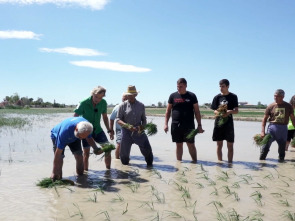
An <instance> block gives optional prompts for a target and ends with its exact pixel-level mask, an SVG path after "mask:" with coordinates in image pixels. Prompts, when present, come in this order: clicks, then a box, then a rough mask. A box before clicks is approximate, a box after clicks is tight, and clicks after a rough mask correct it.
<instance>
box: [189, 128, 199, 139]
mask: <svg viewBox="0 0 295 221" xmlns="http://www.w3.org/2000/svg"><path fill="white" fill-rule="evenodd" d="M198 133H199V130H198V128H197V129H193V130H191V132H190V133H189V134H188V135H187V136H186V139H189V140H190V139H193V138H194V137H195V136H196V135H197V134H198Z"/></svg>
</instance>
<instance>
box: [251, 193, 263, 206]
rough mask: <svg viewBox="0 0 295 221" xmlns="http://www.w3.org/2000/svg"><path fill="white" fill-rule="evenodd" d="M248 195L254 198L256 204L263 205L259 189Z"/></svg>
mask: <svg viewBox="0 0 295 221" xmlns="http://www.w3.org/2000/svg"><path fill="white" fill-rule="evenodd" d="M250 196H251V197H252V199H254V201H255V202H256V203H257V205H259V206H263V203H262V201H261V198H262V195H261V193H260V192H259V191H255V192H254V193H252V194H251V195H250Z"/></svg>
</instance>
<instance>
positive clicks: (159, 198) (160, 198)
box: [152, 191, 165, 204]
mask: <svg viewBox="0 0 295 221" xmlns="http://www.w3.org/2000/svg"><path fill="white" fill-rule="evenodd" d="M152 194H153V195H154V196H155V197H156V199H157V201H158V202H159V203H162V204H164V203H165V195H164V193H162V192H160V193H159V192H158V191H156V192H152Z"/></svg>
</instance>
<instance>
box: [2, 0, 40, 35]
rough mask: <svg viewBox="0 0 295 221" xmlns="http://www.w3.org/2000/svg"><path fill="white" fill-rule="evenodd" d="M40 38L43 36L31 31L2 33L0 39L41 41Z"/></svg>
mask: <svg viewBox="0 0 295 221" xmlns="http://www.w3.org/2000/svg"><path fill="white" fill-rule="evenodd" d="M0 1H1V0H0ZM40 36H42V35H40V34H35V33H34V32H31V31H15V30H8V31H0V38H2V39H34V40H39V39H40Z"/></svg>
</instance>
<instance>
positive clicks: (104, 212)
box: [96, 211, 111, 221]
mask: <svg viewBox="0 0 295 221" xmlns="http://www.w3.org/2000/svg"><path fill="white" fill-rule="evenodd" d="M100 214H104V215H105V218H106V220H107V221H111V218H110V215H109V213H108V211H101V212H98V214H96V216H98V215H100Z"/></svg>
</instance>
